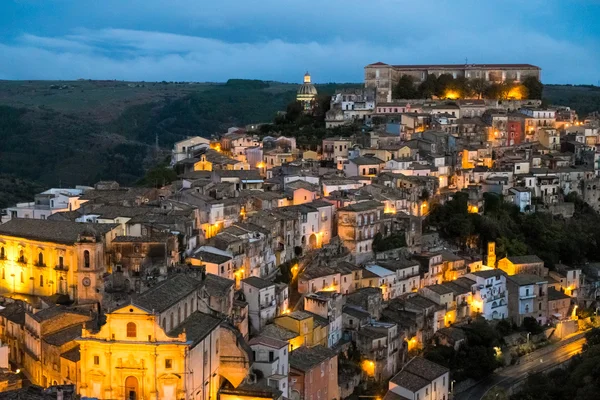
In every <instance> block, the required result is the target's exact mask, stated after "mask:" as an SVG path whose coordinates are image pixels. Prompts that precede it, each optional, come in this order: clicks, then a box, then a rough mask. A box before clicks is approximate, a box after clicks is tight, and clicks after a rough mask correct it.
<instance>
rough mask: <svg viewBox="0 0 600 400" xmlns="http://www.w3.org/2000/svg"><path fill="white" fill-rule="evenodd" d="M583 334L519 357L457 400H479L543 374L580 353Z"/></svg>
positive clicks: (456, 397) (461, 394)
mask: <svg viewBox="0 0 600 400" xmlns="http://www.w3.org/2000/svg"><path fill="white" fill-rule="evenodd" d="M583 336H584V333H579V334H577V335H574V336H572V337H570V338H568V339H565V340H562V341H560V342H558V343H555V344H552V345H550V346H548V347H544V348H542V349H539V350H536V351H534V352H532V353H530V354H528V355H526V356H523V357H521V362H520V363H519V364H516V365H512V366H510V367H507V368H505V369H503V370H502V371H499V372H498V373H495V374H492V375H490V376H489V377H487V378H485V379H483V380H482V381H481V382H479V383H478V384H477V385H475V386H473V387H472V388H470V389H469V390H467V391H465V392H463V393H460V394H458V395H456V396H455V399H457V400H479V399H481V398H482V397H483V396H484V395H485V394H486V393H487V392H488V391H489V390H490V389H492V388H494V387H495V386H499V387H501V388H503V389H509V388H510V387H512V386H513V385H515V384H516V383H518V382H520V381H522V380H524V379H527V376H528V375H529V374H532V373H539V372H543V371H545V370H547V369H550V368H552V367H555V366H557V365H559V364H562V363H564V362H565V361H567V360H569V359H570V358H571V357H573V356H574V355H576V354H578V353H580V352H581V349H582V346H583V344H584V343H585V338H584V337H583Z"/></svg>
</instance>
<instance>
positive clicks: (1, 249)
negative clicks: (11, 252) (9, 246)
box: [0, 247, 6, 260]
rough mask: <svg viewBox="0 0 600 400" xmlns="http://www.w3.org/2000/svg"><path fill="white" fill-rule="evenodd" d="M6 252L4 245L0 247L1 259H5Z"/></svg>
mask: <svg viewBox="0 0 600 400" xmlns="http://www.w3.org/2000/svg"><path fill="white" fill-rule="evenodd" d="M5 257H6V254H5V253H4V247H0V260H4V258H5Z"/></svg>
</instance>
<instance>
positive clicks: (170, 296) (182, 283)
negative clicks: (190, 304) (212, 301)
mask: <svg viewBox="0 0 600 400" xmlns="http://www.w3.org/2000/svg"><path fill="white" fill-rule="evenodd" d="M201 285H202V282H200V281H198V280H196V279H195V278H193V277H191V276H188V275H183V274H178V275H175V276H173V277H172V278H169V279H167V280H164V281H162V282H160V283H159V284H158V285H156V286H154V287H153V288H151V289H149V290H147V291H145V292H144V293H142V294H140V295H139V296H137V297H135V298H134V299H132V301H131V303H132V304H133V305H135V306H138V307H141V308H143V309H145V310H147V311H152V310H154V311H155V312H158V313H161V312H163V311H165V310H166V309H168V308H169V307H171V306H172V305H173V304H175V303H177V302H178V301H179V300H181V299H182V298H183V297H185V296H187V295H188V294H189V293H190V292H192V291H194V290H196V289H197V288H198V287H199V286H201Z"/></svg>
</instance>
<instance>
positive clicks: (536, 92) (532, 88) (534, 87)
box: [523, 76, 544, 100]
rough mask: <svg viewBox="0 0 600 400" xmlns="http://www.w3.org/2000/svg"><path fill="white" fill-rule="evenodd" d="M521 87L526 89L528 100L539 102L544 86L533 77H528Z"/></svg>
mask: <svg viewBox="0 0 600 400" xmlns="http://www.w3.org/2000/svg"><path fill="white" fill-rule="evenodd" d="M523 86H525V87H526V88H527V94H528V97H529V98H530V99H534V100H541V99H542V93H543V91H544V85H543V84H542V82H540V81H539V80H538V79H537V78H536V77H535V76H528V77H527V78H525V79H524V80H523Z"/></svg>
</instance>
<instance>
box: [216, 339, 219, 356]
mask: <svg viewBox="0 0 600 400" xmlns="http://www.w3.org/2000/svg"><path fill="white" fill-rule="evenodd" d="M215 349H216V350H215V354H219V339H217V340H215Z"/></svg>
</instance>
